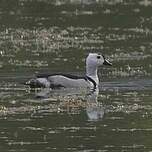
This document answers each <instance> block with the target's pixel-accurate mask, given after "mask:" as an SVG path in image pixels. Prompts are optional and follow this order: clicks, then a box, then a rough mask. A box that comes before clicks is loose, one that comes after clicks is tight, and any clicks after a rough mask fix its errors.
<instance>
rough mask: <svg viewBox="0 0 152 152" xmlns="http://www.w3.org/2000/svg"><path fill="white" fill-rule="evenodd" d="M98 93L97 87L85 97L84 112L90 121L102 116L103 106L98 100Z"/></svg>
mask: <svg viewBox="0 0 152 152" xmlns="http://www.w3.org/2000/svg"><path fill="white" fill-rule="evenodd" d="M98 94H99V90H98V89H97V90H95V91H94V92H91V94H89V95H88V96H87V97H86V101H87V106H86V113H87V116H88V119H89V120H90V121H97V120H101V119H102V118H103V116H104V107H103V105H102V103H100V102H98Z"/></svg>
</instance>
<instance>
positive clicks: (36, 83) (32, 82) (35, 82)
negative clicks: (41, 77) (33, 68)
mask: <svg viewBox="0 0 152 152" xmlns="http://www.w3.org/2000/svg"><path fill="white" fill-rule="evenodd" d="M23 84H24V85H27V86H29V87H30V88H42V84H41V83H40V82H39V81H38V80H37V79H30V80H29V81H26V82H24V83H23Z"/></svg>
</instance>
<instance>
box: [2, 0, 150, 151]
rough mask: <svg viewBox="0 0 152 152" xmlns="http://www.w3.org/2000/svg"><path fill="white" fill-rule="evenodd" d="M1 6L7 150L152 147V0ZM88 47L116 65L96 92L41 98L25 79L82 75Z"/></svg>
mask: <svg viewBox="0 0 152 152" xmlns="http://www.w3.org/2000/svg"><path fill="white" fill-rule="evenodd" d="M0 3H1V4H0V14H1V16H0V21H1V25H0V124H1V125H0V150H1V151H4V152H5V151H7V152H9V151H13V152H20V151H22V152H27V151H31V152H35V151H36V152H41V151H79V152H81V151H88V152H90V151H91V152H94V151H99V152H103V151H106V152H112V151H121V152H122V151H126V152H131V151H137V152H139V151H141V152H143V151H152V146H151V140H152V127H151V126H152V123H151V117H152V112H151V110H152V103H151V100H152V95H151V92H152V79H151V77H152V63H151V60H152V58H151V56H152V42H151V37H152V30H151V27H152V25H151V23H152V18H151V13H152V12H151V10H152V9H151V6H152V4H151V2H150V1H142V0H141V1H129V0H128V1H127V0H126V1H119V0H118V1H115V2H110V1H109V2H107V1H105V2H101V3H96V4H88V3H87V4H83V5H82V4H80V3H79V2H77V3H72V4H71V3H64V4H62V3H59V2H57V3H54V2H53V1H52V3H51V2H49V1H47V0H46V1H28V0H25V1H20V0H18V1H16V2H14V1H11V2H7V1H2V2H0ZM6 8H7V9H6ZM89 52H98V53H103V54H105V56H106V57H107V58H109V60H111V61H112V63H113V66H112V67H110V68H109V67H101V68H100V69H99V78H100V87H99V90H100V91H99V94H96V95H95V96H94V95H90V94H89V95H86V94H85V92H81V94H79V95H78V94H77V93H76V91H75V90H73V91H72V92H71V91H69V90H64V92H62V91H57V92H56V91H52V92H51V93H50V96H49V98H44V99H37V98H36V94H35V92H29V89H28V88H26V87H25V86H24V85H23V84H22V83H23V82H25V81H26V80H27V79H29V78H31V77H33V76H34V75H35V74H36V73H41V72H45V71H49V73H56V72H65V73H70V74H76V75H84V74H85V58H86V56H87V55H88V53H89Z"/></svg>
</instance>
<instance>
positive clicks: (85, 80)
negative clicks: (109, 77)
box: [24, 53, 112, 90]
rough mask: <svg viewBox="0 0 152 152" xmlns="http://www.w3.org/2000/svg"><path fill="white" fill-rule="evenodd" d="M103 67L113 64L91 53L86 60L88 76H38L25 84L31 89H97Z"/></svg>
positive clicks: (103, 57)
mask: <svg viewBox="0 0 152 152" xmlns="http://www.w3.org/2000/svg"><path fill="white" fill-rule="evenodd" d="M102 65H108V66H111V65H112V63H111V62H110V61H109V60H108V59H106V58H105V56H104V55H102V54H98V53H89V54H88V56H87V58H86V74H85V75H84V76H76V75H71V74H62V73H57V74H38V75H36V77H35V78H32V79H30V80H28V81H26V82H25V83H24V85H27V86H29V87H30V88H32V89H33V88H34V89H35V88H50V89H60V88H89V89H93V90H95V89H97V88H98V86H99V77H98V67H99V66H102Z"/></svg>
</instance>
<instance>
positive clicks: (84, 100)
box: [35, 88, 104, 121]
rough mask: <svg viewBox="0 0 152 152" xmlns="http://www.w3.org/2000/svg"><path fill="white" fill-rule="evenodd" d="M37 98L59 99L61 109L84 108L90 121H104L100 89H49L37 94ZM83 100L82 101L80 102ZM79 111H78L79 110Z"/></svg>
mask: <svg viewBox="0 0 152 152" xmlns="http://www.w3.org/2000/svg"><path fill="white" fill-rule="evenodd" d="M35 95H36V98H39V99H46V98H47V100H49V99H50V101H52V99H55V98H57V99H58V101H59V102H61V103H62V104H60V106H61V107H59V108H60V109H61V108H63V107H64V109H65V105H66V106H67V109H69V107H70V108H75V107H77V108H78V109H79V108H80V107H83V108H84V109H85V111H86V115H87V117H88V120H89V121H99V120H102V118H103V116H104V107H103V105H102V103H101V102H98V95H99V89H96V90H81V89H64V90H50V89H47V88H44V89H42V90H41V91H37V92H35ZM80 98H81V100H80ZM78 109H77V110H78Z"/></svg>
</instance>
